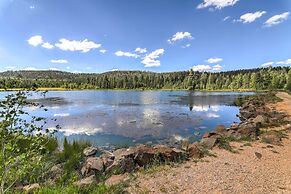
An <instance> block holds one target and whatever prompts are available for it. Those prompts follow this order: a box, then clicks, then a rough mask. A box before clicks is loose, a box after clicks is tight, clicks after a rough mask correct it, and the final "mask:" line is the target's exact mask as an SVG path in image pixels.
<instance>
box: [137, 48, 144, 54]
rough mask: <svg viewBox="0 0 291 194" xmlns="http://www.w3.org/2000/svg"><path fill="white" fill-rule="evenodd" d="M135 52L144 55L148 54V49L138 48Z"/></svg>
mask: <svg viewBox="0 0 291 194" xmlns="http://www.w3.org/2000/svg"><path fill="white" fill-rule="evenodd" d="M135 52H137V53H140V54H143V53H146V52H147V49H146V48H140V47H138V48H136V49H135Z"/></svg>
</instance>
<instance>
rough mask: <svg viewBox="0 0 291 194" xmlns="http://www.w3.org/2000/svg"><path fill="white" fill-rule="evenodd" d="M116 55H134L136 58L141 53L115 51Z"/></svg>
mask: <svg viewBox="0 0 291 194" xmlns="http://www.w3.org/2000/svg"><path fill="white" fill-rule="evenodd" d="M115 55H116V56H118V57H134V58H138V57H139V55H137V54H135V53H131V52H123V51H117V52H115Z"/></svg>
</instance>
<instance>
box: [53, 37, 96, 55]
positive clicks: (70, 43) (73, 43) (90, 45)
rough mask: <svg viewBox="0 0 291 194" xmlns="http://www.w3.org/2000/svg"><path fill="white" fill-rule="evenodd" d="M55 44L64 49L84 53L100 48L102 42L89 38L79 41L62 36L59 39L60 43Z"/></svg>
mask: <svg viewBox="0 0 291 194" xmlns="http://www.w3.org/2000/svg"><path fill="white" fill-rule="evenodd" d="M55 46H56V47H58V48H59V49H61V50H64V51H82V52H83V53H86V52H89V51H90V50H92V49H96V48H100V47H101V44H97V43H95V42H93V41H88V39H85V40H83V41H78V40H67V39H65V38H62V39H60V40H59V43H56V44H55Z"/></svg>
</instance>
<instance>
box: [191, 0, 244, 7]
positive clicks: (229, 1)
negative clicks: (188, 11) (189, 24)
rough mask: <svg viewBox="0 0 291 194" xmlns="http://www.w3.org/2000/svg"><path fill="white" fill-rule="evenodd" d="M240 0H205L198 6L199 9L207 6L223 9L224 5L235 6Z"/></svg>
mask: <svg viewBox="0 0 291 194" xmlns="http://www.w3.org/2000/svg"><path fill="white" fill-rule="evenodd" d="M238 1H239V0H203V3H201V4H199V5H198V6H197V8H198V9H203V8H206V7H214V8H215V9H222V8H224V7H228V6H233V5H235V4H236V3H237V2H238Z"/></svg>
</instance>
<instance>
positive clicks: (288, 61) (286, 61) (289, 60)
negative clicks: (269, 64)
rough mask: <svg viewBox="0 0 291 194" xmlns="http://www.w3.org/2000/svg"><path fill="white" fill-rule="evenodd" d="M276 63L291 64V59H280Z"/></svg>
mask: <svg viewBox="0 0 291 194" xmlns="http://www.w3.org/2000/svg"><path fill="white" fill-rule="evenodd" d="M276 64H277V65H291V59H287V60H285V61H279V62H277V63H276Z"/></svg>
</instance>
